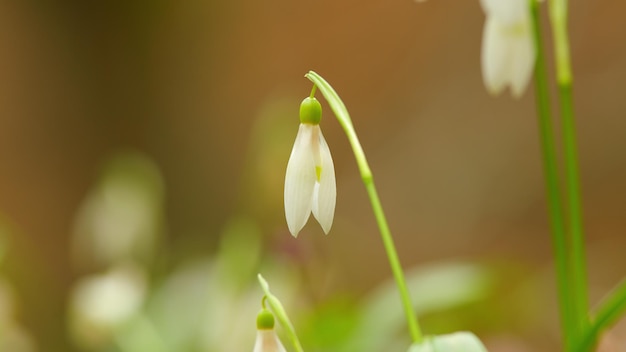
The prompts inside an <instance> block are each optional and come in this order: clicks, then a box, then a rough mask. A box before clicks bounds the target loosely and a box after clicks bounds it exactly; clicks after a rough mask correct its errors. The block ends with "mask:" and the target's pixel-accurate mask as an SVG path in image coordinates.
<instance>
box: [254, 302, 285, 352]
mask: <svg viewBox="0 0 626 352" xmlns="http://www.w3.org/2000/svg"><path fill="white" fill-rule="evenodd" d="M256 327H257V333H256V342H255V343H254V350H253V351H252V352H286V350H285V347H283V344H282V343H280V340H279V339H278V336H276V332H274V315H272V313H271V312H270V311H269V310H267V309H263V310H261V312H259V315H258V316H257V318H256Z"/></svg>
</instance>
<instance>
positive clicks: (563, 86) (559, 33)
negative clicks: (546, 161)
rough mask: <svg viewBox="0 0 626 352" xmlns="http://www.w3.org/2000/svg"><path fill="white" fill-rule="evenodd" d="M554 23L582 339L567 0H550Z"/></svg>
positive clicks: (584, 311)
mask: <svg viewBox="0 0 626 352" xmlns="http://www.w3.org/2000/svg"><path fill="white" fill-rule="evenodd" d="M550 23H551V25H552V34H553V41H554V50H555V52H554V55H555V61H556V70H557V83H558V86H559V99H560V102H561V124H562V126H563V151H564V154H565V181H566V188H567V201H568V202H567V204H568V215H569V217H568V220H569V222H568V224H569V231H570V241H571V248H572V250H571V261H570V265H571V268H570V274H571V278H572V284H573V286H572V295H573V296H574V299H573V315H574V316H573V318H574V319H575V324H576V325H575V327H576V331H575V336H576V337H577V338H578V337H580V336H581V334H582V332H583V331H584V330H585V329H586V327H587V326H588V325H589V317H588V311H589V298H588V294H587V273H586V260H585V239H584V232H583V222H582V206H581V195H580V176H579V172H578V152H577V146H576V126H575V121H574V108H573V100H572V77H573V76H572V68H571V67H572V65H571V61H570V50H569V38H568V34H567V0H551V1H550Z"/></svg>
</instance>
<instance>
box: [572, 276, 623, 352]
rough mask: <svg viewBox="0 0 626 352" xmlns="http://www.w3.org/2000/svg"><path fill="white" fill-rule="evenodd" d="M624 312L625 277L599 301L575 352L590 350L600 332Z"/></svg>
mask: <svg viewBox="0 0 626 352" xmlns="http://www.w3.org/2000/svg"><path fill="white" fill-rule="evenodd" d="M624 312H626V279H625V280H622V282H620V283H619V285H618V286H617V287H616V288H615V289H614V290H613V291H611V292H610V293H609V294H608V295H607V296H606V298H605V299H604V300H602V302H601V303H600V305H599V307H598V309H597V313H596V314H595V317H594V319H593V321H592V322H591V325H589V327H588V328H587V330H586V331H585V332H584V335H583V337H582V340H581V343H580V345H579V347H578V349H577V350H576V351H577V352H588V351H592V349H593V347H594V346H595V345H596V343H597V342H598V337H599V335H600V333H601V332H602V331H603V330H604V329H606V328H607V327H609V326H610V325H612V324H613V323H615V322H616V321H617V320H618V318H620V317H621V316H622V315H623V314H624Z"/></svg>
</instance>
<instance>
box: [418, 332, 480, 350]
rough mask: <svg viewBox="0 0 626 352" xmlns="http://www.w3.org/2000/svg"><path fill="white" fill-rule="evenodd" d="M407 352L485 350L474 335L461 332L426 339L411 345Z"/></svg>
mask: <svg viewBox="0 0 626 352" xmlns="http://www.w3.org/2000/svg"><path fill="white" fill-rule="evenodd" d="M408 352H487V349H486V348H485V346H484V345H483V343H482V342H480V340H479V339H478V337H476V335H474V334H472V333H471V332H467V331H461V332H455V333H452V334H447V335H439V336H433V337H430V338H427V339H426V340H425V341H424V342H422V343H416V344H413V345H412V346H411V347H410V348H409V351H408Z"/></svg>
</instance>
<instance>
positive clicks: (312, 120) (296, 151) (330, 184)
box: [285, 97, 337, 237]
mask: <svg viewBox="0 0 626 352" xmlns="http://www.w3.org/2000/svg"><path fill="white" fill-rule="evenodd" d="M321 117H322V106H321V105H320V103H319V101H317V99H315V98H313V97H309V98H306V99H304V101H302V104H301V105H300V128H299V130H298V135H297V136H296V141H295V143H294V146H293V149H292V151H291V156H290V157H289V163H288V164H287V173H286V176H285V217H286V219H287V226H288V227H289V231H290V232H291V234H292V235H293V236H294V237H296V236H298V233H299V232H300V230H302V228H303V227H304V225H305V224H306V222H307V220H308V219H309V216H310V215H311V212H313V216H314V217H315V218H316V219H317V221H318V222H319V223H320V225H321V226H322V229H323V230H324V233H326V234H328V231H330V228H331V226H332V224H333V217H334V214H335V200H336V198H337V189H336V185H335V168H334V166H333V159H332V157H331V156H330V149H328V145H327V144H326V140H325V139H324V136H323V135H322V131H321V130H320V126H319V122H320V119H321Z"/></svg>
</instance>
